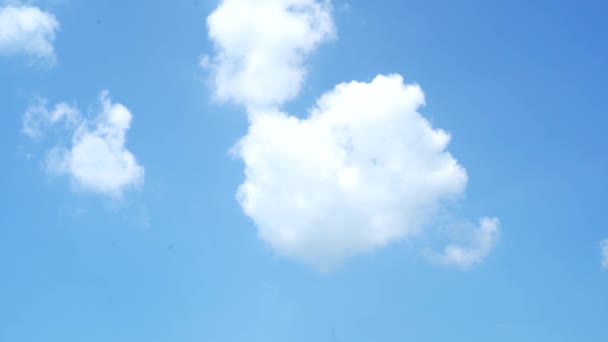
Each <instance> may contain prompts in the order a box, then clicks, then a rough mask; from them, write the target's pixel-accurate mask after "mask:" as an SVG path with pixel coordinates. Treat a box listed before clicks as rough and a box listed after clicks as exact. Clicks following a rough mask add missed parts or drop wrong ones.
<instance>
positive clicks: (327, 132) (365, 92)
mask: <svg viewBox="0 0 608 342" xmlns="http://www.w3.org/2000/svg"><path fill="white" fill-rule="evenodd" d="M207 24H208V28H209V37H210V39H211V40H212V41H213V43H214V44H215V47H216V55H215V56H213V57H207V58H205V59H204V64H205V66H207V67H209V68H211V70H212V76H213V77H212V79H213V86H214V90H215V94H216V96H217V97H219V98H220V99H224V100H230V101H233V102H236V103H239V104H242V105H243V106H245V108H246V109H247V111H248V114H249V121H250V124H251V125H250V127H249V131H248V133H247V135H246V136H245V137H243V138H242V139H241V140H240V141H239V142H238V144H237V145H236V146H235V148H234V150H233V152H234V153H235V155H236V156H238V157H239V158H241V159H242V160H243V161H244V163H245V177H246V178H245V181H244V183H243V184H241V186H240V187H239V190H238V193H237V198H238V200H239V203H240V204H241V206H242V208H243V210H244V212H245V213H246V214H247V215H248V216H249V217H250V218H252V219H253V221H254V222H255V224H256V226H257V227H258V232H259V236H260V237H261V239H263V240H264V241H265V242H266V243H267V244H268V245H270V246H272V247H273V248H274V249H275V250H276V251H278V252H279V253H280V254H282V255H285V256H287V257H290V258H293V259H295V260H299V261H301V262H304V263H307V264H310V265H313V266H315V267H318V268H320V269H330V268H332V267H334V266H336V265H337V264H339V263H340V262H342V261H344V260H345V259H347V258H349V257H352V256H354V255H357V254H359V253H365V252H371V251H374V250H376V249H378V248H381V247H384V246H386V245H388V244H390V243H391V242H395V241H399V240H403V239H405V238H408V237H411V236H415V235H417V234H419V233H421V231H422V230H423V229H424V226H425V224H426V223H428V222H429V221H430V220H432V219H433V213H435V212H437V210H439V209H440V208H441V207H442V204H443V203H444V202H445V201H449V200H453V199H456V198H458V197H460V196H462V194H463V193H464V190H465V188H466V184H467V174H466V171H465V169H464V168H463V167H462V166H461V165H459V164H458V162H457V161H456V159H455V158H454V157H453V156H452V155H451V154H450V153H449V152H448V151H447V146H448V143H449V141H450V135H449V134H448V133H446V132H445V131H443V130H440V129H436V128H433V127H432V125H431V124H430V123H429V122H428V120H426V119H425V118H424V117H423V116H422V115H421V114H420V113H419V111H418V110H419V108H420V107H421V106H423V105H424V94H423V92H422V90H421V89H420V87H419V86H418V85H415V84H406V83H404V81H403V78H402V77H401V76H399V75H378V76H377V77H376V78H374V79H373V80H372V81H371V82H369V83H366V82H350V83H343V84H339V85H338V86H336V87H335V88H334V89H333V90H331V91H329V92H327V93H326V94H324V95H323V96H321V97H320V99H319V100H318V102H317V104H316V106H314V108H312V109H311V110H310V112H309V114H308V116H307V117H306V118H303V119H300V118H298V117H296V116H293V115H290V114H288V113H285V112H283V111H282V110H281V105H283V104H284V103H285V102H286V101H287V100H289V99H291V98H293V97H294V96H296V95H297V94H298V92H299V90H300V87H301V85H302V82H303V79H304V76H305V74H306V68H305V61H306V57H308V56H309V55H310V54H311V53H312V52H313V51H314V50H315V48H317V47H318V46H319V44H321V43H323V42H325V41H327V40H328V39H330V38H332V37H334V35H335V29H334V24H333V20H332V17H331V4H330V2H329V1H315V0H223V1H222V2H221V3H220V5H219V7H218V8H217V9H216V10H215V11H214V12H213V13H212V14H211V15H210V16H209V18H208V20H207ZM497 223H498V221H497V220H495V219H484V220H482V227H481V229H480V232H479V236H478V237H477V238H476V239H475V241H474V242H475V245H474V246H473V247H471V248H470V249H467V248H462V247H457V246H450V247H448V248H447V249H446V253H448V254H449V255H446V257H445V261H446V263H449V264H454V265H463V266H467V265H473V264H476V263H478V262H480V261H481V260H482V259H483V258H484V257H485V256H486V255H487V254H488V253H489V251H490V250H491V249H492V247H493V246H494V244H495V242H496V237H497V234H498V224H497ZM448 261H449V262H448Z"/></svg>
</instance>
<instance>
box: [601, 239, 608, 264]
mask: <svg viewBox="0 0 608 342" xmlns="http://www.w3.org/2000/svg"><path fill="white" fill-rule="evenodd" d="M600 250H601V253H602V267H604V268H608V240H604V241H602V242H600Z"/></svg>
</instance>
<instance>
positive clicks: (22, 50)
mask: <svg viewBox="0 0 608 342" xmlns="http://www.w3.org/2000/svg"><path fill="white" fill-rule="evenodd" d="M59 27H60V25H59V21H58V20H57V18H56V17H55V16H54V15H53V14H51V13H48V12H44V11H42V10H41V9H40V8H38V7H34V6H29V5H19V4H8V5H6V6H3V7H0V55H5V56H26V57H29V58H32V60H33V61H36V62H43V63H47V64H50V65H53V64H55V62H56V56H55V48H54V46H53V44H54V41H55V36H56V34H57V31H58V30H59Z"/></svg>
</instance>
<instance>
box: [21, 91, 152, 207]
mask: <svg viewBox="0 0 608 342" xmlns="http://www.w3.org/2000/svg"><path fill="white" fill-rule="evenodd" d="M99 101H100V104H101V111H100V112H99V113H98V114H97V115H96V117H95V118H93V119H91V120H89V119H85V118H83V117H82V116H81V115H80V113H79V112H78V111H77V109H75V108H74V107H71V106H69V105H67V104H65V103H60V104H57V105H56V106H55V108H54V109H53V110H48V109H46V107H45V106H46V100H44V99H43V100H39V101H38V102H37V103H36V104H34V105H32V106H30V108H28V110H27V111H26V113H25V115H24V128H23V132H24V133H25V134H26V135H27V136H29V137H36V136H39V135H40V134H41V128H42V127H44V126H45V125H47V124H58V123H60V122H69V123H70V124H71V125H70V126H69V127H75V128H73V129H71V130H72V131H73V132H72V146H71V147H69V148H65V147H55V148H53V149H51V150H50V151H49V152H48V153H47V157H46V167H47V170H48V171H49V172H51V173H53V174H59V175H67V176H69V177H70V179H71V180H72V182H73V183H74V185H76V186H77V188H79V189H82V190H85V191H92V192H95V193H100V194H104V195H108V196H111V197H115V198H118V197H120V196H121V195H122V193H123V191H124V190H125V189H127V188H130V187H134V186H138V185H140V184H142V183H143V180H144V168H143V167H142V166H141V165H139V164H138V163H137V161H136V159H135V156H134V155H133V154H132V153H131V152H130V151H129V150H127V148H126V147H125V143H126V133H127V131H128V130H129V129H130V127H131V120H132V115H131V112H130V111H129V110H128V109H127V108H126V107H125V106H123V105H122V104H114V103H112V101H111V100H110V98H109V95H108V92H106V91H104V92H102V93H101V95H100V98H99Z"/></svg>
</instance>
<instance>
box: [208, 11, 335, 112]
mask: <svg viewBox="0 0 608 342" xmlns="http://www.w3.org/2000/svg"><path fill="white" fill-rule="evenodd" d="M207 26H208V29H209V37H210V39H211V40H212V41H213V43H214V44H215V47H216V50H217V54H216V55H215V56H214V57H213V58H212V59H209V58H204V63H203V64H204V65H205V66H207V67H209V68H211V70H212V72H213V75H214V79H213V82H214V88H215V92H216V94H217V96H218V97H219V98H220V99H223V100H231V101H234V102H237V103H240V104H243V105H246V106H247V107H250V108H251V107H267V106H271V105H278V104H281V103H283V102H285V101H286V100H289V99H291V98H293V97H294V96H296V95H297V93H298V92H299V90H300V87H301V84H302V81H303V79H304V77H305V75H306V69H305V68H304V65H303V63H304V60H305V58H306V57H307V56H308V55H309V54H310V53H311V52H312V51H313V50H314V49H315V48H316V47H317V46H318V45H319V44H320V43H322V42H323V41H325V40H327V39H329V38H331V37H332V36H333V35H334V26H333V21H332V19H331V6H330V4H329V2H317V1H314V0H223V1H222V2H221V4H220V6H219V7H218V8H217V9H216V10H215V11H214V12H213V13H212V14H211V15H210V16H209V17H208V19H207Z"/></svg>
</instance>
